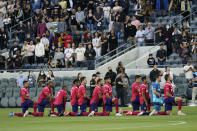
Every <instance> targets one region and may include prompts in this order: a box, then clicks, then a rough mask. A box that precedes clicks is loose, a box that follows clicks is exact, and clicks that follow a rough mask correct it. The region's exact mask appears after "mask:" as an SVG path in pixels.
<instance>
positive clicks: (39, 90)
mask: <svg viewBox="0 0 197 131" xmlns="http://www.w3.org/2000/svg"><path fill="white" fill-rule="evenodd" d="M41 92H42V88H38V89H37V92H36V96H40V93H41Z"/></svg>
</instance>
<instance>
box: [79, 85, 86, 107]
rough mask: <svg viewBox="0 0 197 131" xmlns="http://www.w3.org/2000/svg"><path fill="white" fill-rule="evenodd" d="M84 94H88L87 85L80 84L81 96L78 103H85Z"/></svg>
mask: <svg viewBox="0 0 197 131" xmlns="http://www.w3.org/2000/svg"><path fill="white" fill-rule="evenodd" d="M84 94H86V95H87V93H86V88H85V85H80V86H79V90H78V96H79V99H78V104H79V105H81V104H83V102H84Z"/></svg>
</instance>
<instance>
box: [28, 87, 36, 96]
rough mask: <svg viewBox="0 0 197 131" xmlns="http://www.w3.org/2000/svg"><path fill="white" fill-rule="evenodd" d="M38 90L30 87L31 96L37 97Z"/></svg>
mask: <svg viewBox="0 0 197 131" xmlns="http://www.w3.org/2000/svg"><path fill="white" fill-rule="evenodd" d="M36 91H37V89H36V88H30V89H29V96H30V97H35V96H36Z"/></svg>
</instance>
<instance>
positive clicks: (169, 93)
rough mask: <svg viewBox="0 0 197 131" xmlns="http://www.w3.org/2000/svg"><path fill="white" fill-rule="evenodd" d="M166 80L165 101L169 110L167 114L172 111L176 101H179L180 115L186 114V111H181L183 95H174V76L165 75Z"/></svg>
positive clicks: (166, 109)
mask: <svg viewBox="0 0 197 131" xmlns="http://www.w3.org/2000/svg"><path fill="white" fill-rule="evenodd" d="M165 80H166V83H165V85H164V97H165V100H164V103H165V111H166V112H167V114H170V113H171V111H172V105H173V103H175V102H178V113H177V114H178V115H181V116H183V115H185V114H184V113H182V112H181V108H182V98H181V97H174V96H173V95H174V92H173V88H172V83H171V82H172V78H171V76H170V75H169V74H166V75H165Z"/></svg>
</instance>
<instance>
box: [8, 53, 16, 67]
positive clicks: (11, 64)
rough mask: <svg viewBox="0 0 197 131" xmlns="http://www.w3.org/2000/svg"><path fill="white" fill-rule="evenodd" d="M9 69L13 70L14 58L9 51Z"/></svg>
mask: <svg viewBox="0 0 197 131" xmlns="http://www.w3.org/2000/svg"><path fill="white" fill-rule="evenodd" d="M6 61H7V69H8V70H11V69H13V68H14V67H13V58H12V55H11V54H10V53H9V57H8V58H7V60H6Z"/></svg>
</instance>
